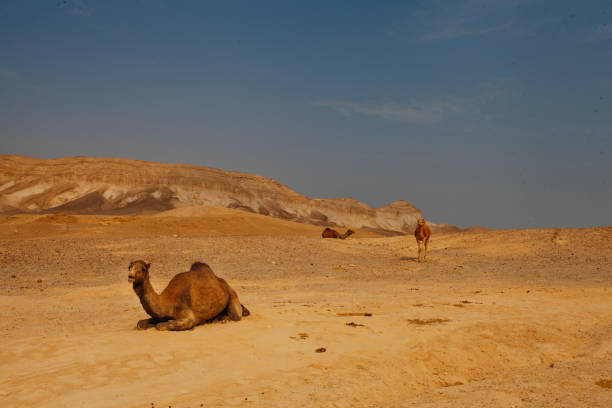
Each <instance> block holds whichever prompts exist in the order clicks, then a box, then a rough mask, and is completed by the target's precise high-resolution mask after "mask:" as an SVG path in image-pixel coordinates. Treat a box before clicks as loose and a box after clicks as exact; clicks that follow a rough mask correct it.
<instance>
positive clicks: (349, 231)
mask: <svg viewBox="0 0 612 408" xmlns="http://www.w3.org/2000/svg"><path fill="white" fill-rule="evenodd" d="M354 233H355V231H353V230H352V229H349V230H347V231H346V236H347V237H348V236H349V235H353V234H354Z"/></svg>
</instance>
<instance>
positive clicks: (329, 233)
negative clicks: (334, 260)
mask: <svg viewBox="0 0 612 408" xmlns="http://www.w3.org/2000/svg"><path fill="white" fill-rule="evenodd" d="M354 233H355V231H353V230H351V229H348V230H346V232H345V233H344V234H342V235H341V234H339V233H338V231H336V230H333V229H331V228H325V229H324V230H323V233H322V234H321V236H322V237H323V238H338V239H346V238H347V237H349V236H350V235H353V234H354Z"/></svg>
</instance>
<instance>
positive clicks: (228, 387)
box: [0, 208, 612, 408]
mask: <svg viewBox="0 0 612 408" xmlns="http://www.w3.org/2000/svg"><path fill="white" fill-rule="evenodd" d="M321 230H322V228H320V227H315V226H310V225H302V224H295V223H291V222H287V221H281V220H275V219H270V218H267V217H263V216H258V215H254V214H249V213H244V212H238V211H234V210H225V209H214V208H187V209H180V210H173V211H170V212H167V213H162V214H158V215H139V216H117V217H114V216H71V215H61V214H58V215H14V216H10V217H9V216H4V217H2V218H0V313H1V319H0V341H1V344H2V347H1V348H0V401H2V404H1V405H2V407H89V408H93V407H143V408H147V407H153V406H154V407H168V406H172V407H222V406H228V407H233V406H244V407H313V406H317V407H318V406H321V407H417V406H418V407H610V406H612V227H605V228H591V229H578V230H518V231H479V232H461V233H448V234H434V235H433V236H432V240H431V242H430V252H429V259H428V261H427V262H425V263H418V262H416V259H415V257H416V252H417V251H416V244H415V242H414V239H413V237H410V236H406V237H380V236H376V235H375V234H373V233H368V232H367V231H358V232H357V233H356V234H355V235H354V236H353V237H351V238H349V239H347V240H344V241H342V240H323V239H321V238H320V232H321ZM342 231H343V230H342ZM137 259H143V260H146V261H148V262H152V269H151V274H152V281H153V285H154V286H155V288H156V289H157V290H158V291H161V290H162V289H163V288H164V287H165V285H166V283H167V282H168V280H169V279H170V278H171V277H172V276H173V275H174V274H176V273H178V272H182V271H184V270H187V269H188V268H189V265H191V263H192V262H193V261H196V260H200V261H204V262H207V263H209V264H210V265H211V267H212V268H213V270H214V271H215V272H216V273H217V275H219V276H221V277H224V278H225V279H227V280H228V281H229V283H230V284H231V285H232V286H233V287H234V288H235V289H236V290H237V292H238V294H239V296H240V299H241V302H242V303H243V304H244V305H246V306H247V307H248V308H249V309H250V311H251V313H252V314H251V316H249V317H246V318H244V319H243V320H242V321H240V322H229V323H211V324H205V325H201V326H198V327H196V328H195V329H194V330H190V331H185V332H160V331H157V330H155V329H151V330H146V331H138V330H135V324H136V322H137V321H138V320H139V319H143V318H145V317H146V315H145V313H144V311H143V309H142V307H141V305H140V303H139V300H138V298H137V297H136V295H135V294H134V293H133V291H132V289H131V287H130V285H129V284H128V282H127V266H128V264H129V262H130V261H133V260H137ZM365 313H371V316H364V314H365ZM321 347H323V348H325V349H326V351H325V352H322V353H318V352H315V350H316V349H319V348H321Z"/></svg>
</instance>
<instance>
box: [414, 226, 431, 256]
mask: <svg viewBox="0 0 612 408" xmlns="http://www.w3.org/2000/svg"><path fill="white" fill-rule="evenodd" d="M430 236H431V230H430V229H429V227H428V226H427V223H426V222H425V220H424V219H423V218H419V220H418V221H417V227H416V229H415V230H414V237H415V238H416V242H417V245H418V246H419V256H418V260H419V262H421V250H422V249H421V243H422V244H423V247H424V248H425V251H424V253H423V261H425V258H427V243H428V242H429V237H430Z"/></svg>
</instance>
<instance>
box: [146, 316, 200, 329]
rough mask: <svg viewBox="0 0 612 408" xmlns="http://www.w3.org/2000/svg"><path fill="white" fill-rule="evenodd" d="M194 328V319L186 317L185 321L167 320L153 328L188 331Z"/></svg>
mask: <svg viewBox="0 0 612 408" xmlns="http://www.w3.org/2000/svg"><path fill="white" fill-rule="evenodd" d="M193 326H195V319H193V318H192V317H188V318H185V319H178V320H168V321H167V322H162V323H158V324H157V325H156V326H155V328H156V329H157V330H174V331H180V330H189V329H192V328H193Z"/></svg>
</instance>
